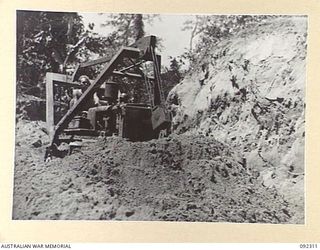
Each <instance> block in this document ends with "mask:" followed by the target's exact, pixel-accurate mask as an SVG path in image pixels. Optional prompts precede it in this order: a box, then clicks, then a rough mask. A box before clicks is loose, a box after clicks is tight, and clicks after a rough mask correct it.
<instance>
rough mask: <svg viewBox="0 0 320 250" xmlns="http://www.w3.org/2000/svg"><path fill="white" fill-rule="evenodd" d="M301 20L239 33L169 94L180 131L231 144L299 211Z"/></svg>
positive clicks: (303, 40) (302, 71)
mask: <svg viewBox="0 0 320 250" xmlns="http://www.w3.org/2000/svg"><path fill="white" fill-rule="evenodd" d="M306 25H307V19H306V17H280V18H277V19H275V20H274V21H273V22H272V23H269V22H266V23H264V24H261V25H259V26H255V27H253V28H252V29H251V30H245V31H242V32H240V34H238V35H237V36H236V37H234V38H233V39H229V40H226V41H224V42H222V43H220V44H219V45H218V46H215V47H214V48H209V49H208V50H207V51H205V52H204V55H202V57H203V58H205V59H203V60H201V63H207V64H208V65H209V75H208V78H207V79H206V80H205V81H204V85H203V86H200V84H199V79H201V74H200V70H198V71H197V70H195V71H194V72H192V73H191V74H190V75H189V76H188V77H187V78H186V79H185V80H184V81H183V82H182V83H180V84H179V85H177V86H176V87H175V88H174V89H173V90H172V91H171V93H170V95H169V101H170V102H171V103H173V105H172V107H173V111H174V113H175V116H174V127H175V129H176V132H177V133H182V132H185V131H188V133H195V134H197V133H202V134H204V135H212V136H213V137H214V138H216V139H217V140H218V141H221V142H224V143H226V144H227V145H229V146H230V147H231V148H232V149H233V150H234V151H237V152H238V153H239V154H240V155H241V156H242V157H243V158H245V159H246V162H247V165H248V166H249V167H250V168H252V169H254V170H255V171H258V172H259V175H260V177H259V180H260V181H261V182H263V183H264V185H266V186H267V187H275V188H277V190H279V192H280V193H281V194H283V195H285V197H286V199H287V200H288V201H289V202H292V204H294V206H296V207H297V210H299V211H300V212H301V214H300V215H301V220H302V219H303V213H304V137H305V134H304V121H305V119H304V105H305V102H304V100H305V95H304V90H305V83H306V82H305V78H306V71H305V66H306Z"/></svg>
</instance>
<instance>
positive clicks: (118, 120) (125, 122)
mask: <svg viewBox="0 0 320 250" xmlns="http://www.w3.org/2000/svg"><path fill="white" fill-rule="evenodd" d="M155 47H156V37H155V36H148V37H143V38H141V39H140V40H138V41H137V42H135V43H134V44H132V45H130V46H128V47H122V48H121V49H120V50H119V51H118V52H117V53H116V54H115V55H113V56H112V57H108V56H106V57H102V58H99V59H96V60H92V61H88V62H84V63H80V64H79V65H77V67H76V69H75V70H74V72H73V74H72V75H71V74H58V73H52V72H48V73H47V74H46V122H47V129H48V131H49V136H50V145H49V146H48V147H47V150H46V154H45V160H47V159H49V158H51V157H52V156H54V155H58V154H59V150H58V147H59V145H60V144H61V143H63V142H65V143H69V144H70V145H72V143H74V142H75V141H81V137H86V136H87V137H88V136H90V137H96V136H119V137H122V138H125V139H127V140H131V141H146V140H150V139H156V138H159V137H163V136H166V135H167V134H168V133H169V132H170V126H171V117H170V114H169V112H168V110H167V109H166V106H165V99H164V94H163V89H162V82H161V77H160V67H161V66H160V65H161V56H160V55H158V54H156V52H155ZM146 64H148V65H149V68H150V66H151V67H152V71H153V74H152V76H148V75H147V74H146V73H145V72H143V70H142V68H141V67H142V66H143V65H146ZM94 66H100V67H102V69H101V71H100V73H99V74H98V75H97V76H96V77H95V79H94V80H91V82H90V83H89V84H88V85H82V84H81V83H80V82H79V79H80V78H81V77H83V76H86V77H87V74H86V72H88V71H90V68H91V67H94ZM87 79H89V78H88V77H87ZM114 79H116V81H114ZM130 79H136V80H137V81H143V82H144V86H145V91H146V93H147V96H148V97H149V98H148V101H146V102H144V103H141V102H140V103H135V102H134V101H132V99H131V100H129V98H127V96H126V94H125V93H122V94H121V92H123V91H122V89H123V87H124V84H125V82H127V81H126V80H130ZM70 89H71V90H72V89H73V92H75V93H77V94H76V95H75V97H76V98H75V99H74V98H73V100H72V102H73V103H72V105H70V97H69V96H68V91H69V93H70ZM77 91H78V92H77ZM95 96H98V97H99V100H102V99H104V102H103V104H100V105H98V106H94V104H92V100H94V98H95ZM79 138H80V139H79Z"/></svg>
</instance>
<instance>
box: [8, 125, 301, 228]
mask: <svg viewBox="0 0 320 250" xmlns="http://www.w3.org/2000/svg"><path fill="white" fill-rule="evenodd" d="M24 128H26V126H24ZM31 134H32V133H31ZM25 137H26V136H25ZM20 138H23V136H21V134H20ZM35 139H37V138H33V140H35ZM44 150H45V146H40V147H35V146H31V147H30V146H27V145H26V144H24V145H23V146H21V145H20V146H19V145H18V146H17V147H16V169H15V189H14V197H15V199H14V206H13V218H14V219H92V220H164V221H225V222H262V223H302V221H300V220H297V218H296V215H295V210H294V209H293V208H291V207H290V206H289V204H288V203H287V202H286V201H285V200H284V199H283V197H281V196H280V195H279V194H278V192H277V190H275V189H272V188H266V187H265V186H264V185H263V183H262V182H260V181H258V180H257V178H258V177H259V173H258V172H257V171H254V170H253V169H251V168H249V167H248V166H247V165H246V162H244V161H243V159H242V158H241V157H239V156H238V155H237V154H236V153H234V152H232V150H230V149H229V148H228V147H227V146H226V145H224V144H222V143H220V142H218V141H216V140H214V139H213V138H208V137H203V136H196V137H195V136H184V135H180V136H176V135H172V136H170V137H168V138H165V139H161V140H152V141H149V142H136V143H132V142H128V141H125V140H123V139H121V138H116V137H109V138H106V139H99V140H98V141H95V142H94V141H91V142H90V141H88V142H86V144H85V145H84V146H83V148H82V149H81V150H76V151H75V152H74V153H73V154H72V155H69V156H66V157H65V158H63V159H59V158H55V159H53V160H52V161H50V162H49V163H44V161H43V155H44Z"/></svg>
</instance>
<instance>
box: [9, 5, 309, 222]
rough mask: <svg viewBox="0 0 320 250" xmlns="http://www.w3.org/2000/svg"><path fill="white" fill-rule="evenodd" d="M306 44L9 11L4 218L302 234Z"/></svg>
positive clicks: (232, 22)
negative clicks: (260, 227) (298, 230)
mask: <svg viewBox="0 0 320 250" xmlns="http://www.w3.org/2000/svg"><path fill="white" fill-rule="evenodd" d="M307 31H308V16H307V15H269V14H268V15H253V14H232V15H231V14H229V15H222V14H216V15H215V14H191V13H190V14H186V13H183V14H157V13H153V14H151V13H150V14H146V13H98V12H97V13H91V12H77V11H74V12H53V11H47V10H43V11H41V10H23V9H21V10H17V11H16V79H15V80H16V82H15V84H16V97H15V98H16V99H15V100H16V106H15V108H16V115H15V119H16V121H15V150H14V151H15V152H14V177H13V192H12V193H13V197H12V199H13V200H12V219H13V220H103V221H177V222H213V223H259V224H305V217H306V210H305V198H306V195H305V184H306V183H305V108H306V104H305V103H306V102H305V89H306V78H307V75H306V60H307V38H308V36H307V34H308V32H307Z"/></svg>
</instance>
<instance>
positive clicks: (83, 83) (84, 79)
mask: <svg viewBox="0 0 320 250" xmlns="http://www.w3.org/2000/svg"><path fill="white" fill-rule="evenodd" d="M79 83H80V86H79V88H72V99H71V100H70V103H69V107H70V108H72V106H74V105H75V104H76V103H77V101H78V99H79V98H80V96H81V95H82V94H83V92H84V91H85V90H86V89H87V88H88V87H89V86H90V84H91V81H90V79H89V77H88V76H86V75H82V76H80V77H79Z"/></svg>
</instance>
